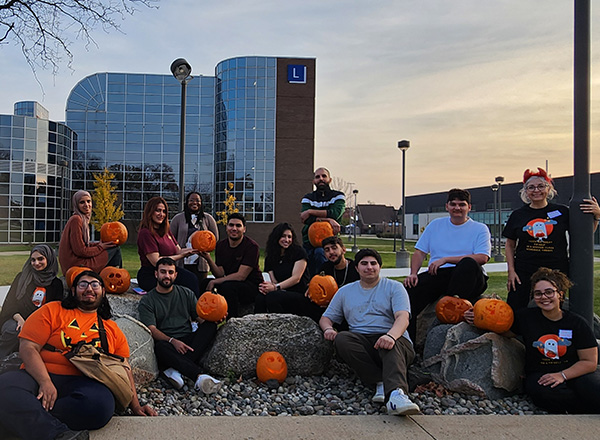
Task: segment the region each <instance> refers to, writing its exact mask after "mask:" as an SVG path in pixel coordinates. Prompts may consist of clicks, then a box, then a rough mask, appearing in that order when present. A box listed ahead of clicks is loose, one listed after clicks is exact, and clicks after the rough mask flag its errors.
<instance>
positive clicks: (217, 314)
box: [196, 292, 227, 322]
mask: <svg viewBox="0 0 600 440" xmlns="http://www.w3.org/2000/svg"><path fill="white" fill-rule="evenodd" d="M196 313H197V314H198V316H199V317H200V318H202V319H204V320H205V321H211V322H219V321H222V320H223V319H225V317H226V316H227V301H226V300H225V297H224V296H222V295H219V294H218V293H213V292H204V293H203V294H202V295H200V298H198V301H197V302H196Z"/></svg>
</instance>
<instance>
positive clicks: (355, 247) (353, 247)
mask: <svg viewBox="0 0 600 440" xmlns="http://www.w3.org/2000/svg"><path fill="white" fill-rule="evenodd" d="M352 194H354V219H353V220H354V222H353V223H354V227H353V228H352V229H354V245H353V246H352V252H354V253H356V252H358V246H357V245H356V227H357V226H358V210H357V204H356V197H357V195H358V190H357V189H355V190H352Z"/></svg>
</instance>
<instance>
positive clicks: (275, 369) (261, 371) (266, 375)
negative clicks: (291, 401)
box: [256, 351, 287, 383]
mask: <svg viewBox="0 0 600 440" xmlns="http://www.w3.org/2000/svg"><path fill="white" fill-rule="evenodd" d="M256 377H258V380H260V381H261V382H267V381H268V380H271V379H275V380H276V381H278V382H279V383H282V382H283V381H284V380H285V378H286V377H287V363H286V361H285V359H284V358H283V356H282V355H281V354H280V353H278V352H276V351H267V352H264V353H263V354H262V355H261V356H260V357H259V358H258V361H257V362H256Z"/></svg>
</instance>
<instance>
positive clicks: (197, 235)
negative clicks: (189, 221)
mask: <svg viewBox="0 0 600 440" xmlns="http://www.w3.org/2000/svg"><path fill="white" fill-rule="evenodd" d="M190 241H191V243H192V247H193V248H194V249H196V250H198V251H200V252H212V251H214V250H215V247H216V246H217V238H216V237H215V234H213V233H212V232H210V231H196V232H194V233H193V234H192V236H191V237H190Z"/></svg>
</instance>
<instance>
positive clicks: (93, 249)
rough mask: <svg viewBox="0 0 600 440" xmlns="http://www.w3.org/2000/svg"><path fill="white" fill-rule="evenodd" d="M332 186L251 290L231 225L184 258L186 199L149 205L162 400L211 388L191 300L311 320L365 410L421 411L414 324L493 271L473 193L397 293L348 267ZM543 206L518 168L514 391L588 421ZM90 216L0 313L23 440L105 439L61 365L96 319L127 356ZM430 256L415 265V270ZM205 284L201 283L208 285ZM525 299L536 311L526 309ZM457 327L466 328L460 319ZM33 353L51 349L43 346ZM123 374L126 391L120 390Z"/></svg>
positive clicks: (197, 221) (10, 405)
mask: <svg viewBox="0 0 600 440" xmlns="http://www.w3.org/2000/svg"><path fill="white" fill-rule="evenodd" d="M330 183H331V175H330V173H329V171H328V170H327V169H325V168H319V169H317V170H316V171H315V173H314V177H313V184H314V185H315V187H316V188H315V190H314V191H312V192H311V193H308V194H306V195H305V196H304V197H303V198H302V209H301V213H300V219H301V221H302V223H303V225H304V227H303V230H302V244H301V243H300V240H299V238H298V237H297V235H296V232H295V231H294V228H293V226H292V225H291V224H289V223H280V224H278V225H277V226H276V227H275V228H274V229H273V231H272V232H271V234H270V235H269V237H268V240H267V245H266V256H265V266H264V272H266V273H267V274H268V276H265V277H264V278H263V275H262V272H261V270H260V268H259V246H258V244H257V243H256V242H255V241H254V240H252V239H251V238H250V237H248V236H247V235H246V220H245V218H244V216H243V215H241V214H239V213H232V214H230V215H229V216H228V218H227V225H226V228H225V232H226V237H225V238H224V239H222V240H220V241H218V243H217V246H216V249H215V253H214V259H213V257H212V256H211V254H210V253H207V252H199V251H197V250H194V249H192V247H191V245H190V237H191V235H192V234H193V233H194V232H195V231H197V230H210V231H211V232H213V234H214V235H215V237H216V238H217V239H218V236H219V232H218V229H217V226H216V222H215V220H214V218H213V217H212V216H211V215H210V214H208V213H206V212H204V210H203V206H202V197H201V195H200V194H199V193H197V192H192V193H190V194H188V195H187V197H186V200H185V207H184V212H182V213H179V214H177V215H176V216H175V217H174V218H173V220H172V221H171V222H169V213H168V205H167V203H166V201H165V200H164V199H163V198H161V197H153V198H152V199H150V200H149V201H148V202H147V204H146V206H145V209H144V213H143V217H142V221H141V222H140V229H139V232H138V240H137V243H138V253H139V256H140V262H141V268H140V270H139V271H138V284H139V286H140V287H141V288H142V289H144V290H146V291H147V294H146V295H145V296H144V297H143V298H142V299H141V301H140V303H139V314H140V320H141V321H142V322H143V323H144V324H146V326H147V327H148V328H149V329H150V331H151V334H152V337H153V339H154V341H155V353H156V356H157V360H158V364H159V368H160V369H161V371H162V374H163V375H164V377H165V379H166V380H168V381H169V383H171V384H172V385H173V386H174V387H175V388H177V389H180V388H182V387H183V386H184V377H187V378H188V379H190V380H191V381H192V382H193V383H194V387H195V388H196V389H197V390H199V391H201V392H203V393H205V394H211V393H214V392H216V391H218V390H219V388H220V387H221V382H220V381H219V380H217V379H215V378H213V377H211V376H209V375H207V374H204V372H203V371H202V370H201V368H200V366H199V359H200V358H201V356H202V354H204V353H205V352H206V350H207V349H208V348H209V346H210V345H211V344H212V340H213V339H214V337H215V335H216V332H217V324H216V323H211V322H205V321H203V320H202V319H200V318H199V317H198V315H197V313H196V301H197V299H198V297H199V296H200V293H201V292H203V291H206V290H213V289H215V290H216V291H217V292H218V293H220V294H221V295H223V296H224V297H225V299H226V301H227V303H228V316H229V317H236V316H239V314H240V308H241V307H243V306H244V305H250V304H254V312H255V313H266V312H269V313H295V314H299V315H303V316H308V317H310V318H312V319H313V320H315V321H316V322H318V323H319V325H320V327H321V329H322V330H323V334H324V338H325V339H327V340H331V341H333V343H334V346H335V349H336V352H337V353H338V355H339V356H340V358H341V359H343V360H344V361H345V362H346V363H348V365H350V367H351V368H353V369H354V370H355V372H356V374H357V375H358V376H359V378H360V379H361V380H362V381H364V382H365V383H366V384H370V385H372V386H373V387H374V389H375V393H374V395H373V398H372V400H373V401H374V402H379V403H385V404H386V406H387V408H388V412H389V413H390V414H398V415H406V414H414V413H418V412H419V407H418V406H417V405H416V404H415V403H413V402H411V400H410V398H409V397H408V392H409V389H408V382H407V368H408V366H409V365H410V363H411V362H412V361H413V359H414V357H415V350H414V347H413V341H415V340H416V339H415V338H416V336H417V334H416V331H417V327H416V321H417V316H418V315H419V313H420V312H421V311H422V310H423V309H424V308H425V307H426V306H427V305H428V304H430V303H432V302H435V301H436V300H437V299H438V298H439V297H441V296H443V295H456V296H459V297H461V298H465V299H468V300H470V301H472V302H474V301H475V300H477V299H478V298H479V297H480V296H481V294H482V293H483V292H484V291H485V290H486V288H487V275H486V273H485V270H484V267H483V266H484V265H485V263H487V262H488V260H489V258H490V251H491V237H490V233H489V230H488V228H487V226H486V225H484V224H482V223H478V222H476V221H473V220H472V219H471V218H470V217H469V212H470V210H471V206H472V205H471V195H470V193H469V192H468V191H467V190H462V189H456V188H455V189H452V190H450V191H449V193H448V197H447V202H446V210H447V212H448V214H449V216H448V217H443V218H439V219H436V220H433V221H432V222H431V223H430V224H429V225H428V226H427V227H426V228H425V230H424V232H423V234H422V235H421V237H420V238H419V240H418V242H417V243H416V245H415V252H414V254H413V256H412V259H411V264H410V274H409V275H408V276H407V277H406V278H405V280H404V282H403V283H400V282H397V281H393V280H389V279H387V278H382V277H380V269H381V265H382V261H381V256H380V255H379V253H378V252H377V251H375V250H372V249H362V250H361V251H359V252H358V253H357V254H356V256H355V260H354V261H352V260H351V259H349V258H347V257H346V256H345V252H346V249H345V247H344V244H343V242H342V240H341V239H340V238H339V237H338V236H337V234H338V232H339V229H340V225H339V223H340V220H341V215H342V213H343V211H344V208H345V201H344V195H343V193H341V192H339V191H335V190H333V189H331V188H330ZM555 195H556V191H555V189H554V187H553V184H552V180H551V179H550V178H549V177H548V176H547V175H546V173H545V172H544V170H542V169H538V171H537V172H532V171H529V170H528V171H526V172H525V175H524V179H523V189H522V190H521V197H522V199H523V201H524V202H525V203H526V205H524V206H523V207H522V208H520V209H518V210H516V211H515V212H513V213H512V214H511V216H510V218H509V220H508V222H507V224H506V227H505V228H504V231H503V235H504V236H505V237H506V255H507V263H508V280H507V288H508V291H509V294H508V303H509V304H510V305H511V307H512V308H513V309H514V311H515V324H514V326H513V328H512V329H511V331H512V335H521V336H522V337H523V341H524V343H525V347H526V378H525V381H524V384H525V390H526V392H527V393H529V394H530V395H531V397H532V399H533V400H534V402H535V403H536V404H537V405H539V406H541V407H543V408H546V409H548V410H550V411H556V412H600V398H599V397H598V396H600V393H599V391H600V375H599V374H598V373H596V365H597V360H598V348H597V345H596V340H595V338H594V336H593V333H592V331H591V329H590V328H589V326H588V325H587V323H586V322H585V321H584V320H583V319H582V318H580V317H579V316H577V315H576V314H573V313H569V312H568V311H566V310H563V309H562V303H563V301H564V297H565V294H566V292H567V291H568V289H569V287H570V286H571V284H570V281H569V280H568V277H567V275H568V252H567V248H568V247H567V232H568V229H569V223H568V219H569V215H568V208H566V207H565V206H562V205H557V204H553V203H551V202H550V200H551V199H552V198H553V197H554V196H555ZM581 210H582V211H583V212H584V213H589V214H591V215H593V217H594V222H595V226H597V224H598V220H599V219H600V207H598V203H597V202H596V199H595V198H592V199H586V200H583V201H582V204H581ZM91 212H92V199H91V197H90V195H89V193H87V192H85V191H77V192H76V193H75V194H74V196H73V216H72V217H71V218H70V219H69V221H68V223H67V225H66V227H65V230H64V232H63V235H62V237H61V241H60V245H59V254H58V259H57V258H56V256H55V254H54V251H53V250H52V249H51V248H50V247H49V246H47V245H38V246H35V247H34V248H33V249H32V251H31V254H30V258H29V260H28V261H27V263H26V264H25V265H24V267H23V270H22V272H21V273H19V274H18V275H17V276H16V278H15V280H14V282H13V283H12V285H11V288H10V291H9V293H8V295H7V299H6V301H5V304H4V306H3V308H2V312H1V313H0V357H2V356H5V355H6V354H8V353H11V352H14V351H16V350H17V349H19V353H20V356H21V358H22V360H23V362H24V366H23V369H22V370H19V371H12V372H10V373H6V374H3V375H0V392H1V393H2V395H3V396H10V397H11V398H3V399H1V402H0V420H2V424H3V425H4V426H5V427H6V428H8V429H9V430H11V431H12V432H15V433H17V434H18V435H20V436H21V437H23V438H42V437H44V438H49V439H50V438H64V439H76V438H87V437H86V436H87V431H85V429H97V428H99V427H101V426H103V425H104V424H105V423H106V422H107V421H108V420H109V419H110V416H111V415H112V413H113V412H114V399H113V398H112V395H111V394H110V391H108V389H107V388H106V387H103V386H102V385H100V384H98V383H97V382H95V381H93V380H91V379H88V378H87V377H85V376H81V375H80V374H79V373H78V371H77V370H76V369H75V368H74V367H73V366H72V365H71V364H70V363H69V361H68V360H67V359H66V358H65V357H64V356H63V354H64V353H65V352H68V351H69V350H70V349H72V348H73V347H74V346H75V345H77V343H78V342H80V341H85V342H87V343H96V342H97V341H98V329H97V326H98V320H99V319H100V318H101V319H103V322H104V323H105V326H106V329H107V334H108V335H109V347H110V350H111V352H112V353H114V354H116V355H119V356H122V357H124V358H127V357H128V356H129V350H128V347H127V342H126V340H125V337H124V335H123V334H122V332H121V331H120V330H119V329H118V327H117V326H116V324H114V322H113V321H112V320H110V318H111V312H110V305H109V304H108V300H107V298H106V295H105V289H104V286H103V282H102V279H101V277H100V276H99V275H98V272H99V271H100V270H101V269H102V268H103V267H105V266H107V265H114V266H121V264H122V262H121V255H120V250H119V247H118V246H116V244H115V243H112V242H108V243H106V242H92V241H91V240H90V231H89V221H90V217H91ZM318 221H326V222H329V223H330V224H331V226H332V229H333V231H334V235H333V236H331V237H328V238H326V239H324V240H323V242H322V246H321V247H318V248H315V247H313V246H312V245H311V244H310V241H309V240H308V228H309V226H310V225H311V224H312V223H314V222H318ZM181 245H183V247H182V246H181ZM427 258H428V263H427V268H426V270H421V267H422V266H423V264H424V262H425V261H426V259H427ZM59 263H60V265H61V268H62V270H63V273H65V272H66V270H67V269H68V268H70V267H72V266H74V265H78V266H87V267H89V268H90V269H91V270H89V271H84V272H83V273H81V274H79V275H78V276H77V277H76V278H75V280H74V282H73V285H72V287H71V288H70V290H69V291H68V293H67V294H66V296H64V292H63V286H62V282H61V281H60V280H59V279H58V278H57V274H58V264H59ZM209 272H210V273H211V274H212V277H208V276H207V275H208V273H209ZM320 272H324V273H325V274H328V275H331V276H333V277H334V279H335V280H336V282H337V284H338V286H339V290H338V292H337V294H336V295H335V296H334V298H333V299H332V301H331V303H330V304H329V305H328V306H327V307H326V308H325V307H320V306H318V305H316V304H315V303H313V302H311V301H310V299H309V298H308V295H307V288H308V282H309V281H310V277H311V276H314V275H315V274H317V273H320ZM531 300H533V302H532V303H531V304H532V305H535V306H536V307H534V308H528V307H527V306H528V304H529V303H530V301H531ZM42 305H45V306H44V307H42ZM466 317H467V321H470V320H471V321H472V313H471V312H468V313H467V314H466ZM19 341H20V345H19ZM46 344H49V345H52V346H54V348H55V349H56V350H52V351H51V350H48V349H46V348H45V347H46ZM129 377H130V381H131V387H132V388H133V390H134V391H135V385H134V383H133V377H132V376H131V374H129ZM15 402H16V404H15ZM130 408H131V410H132V411H133V413H134V414H137V415H155V414H156V413H155V411H154V410H152V409H151V408H150V407H148V406H141V405H140V403H139V401H138V399H137V397H136V395H135V392H134V397H133V400H132V402H131V405H130ZM17 414H19V415H18V416H17ZM23 414H27V416H26V417H23V416H22V415H23ZM40 432H43V433H44V434H43V435H42V437H40V434H39V433H40Z"/></svg>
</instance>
